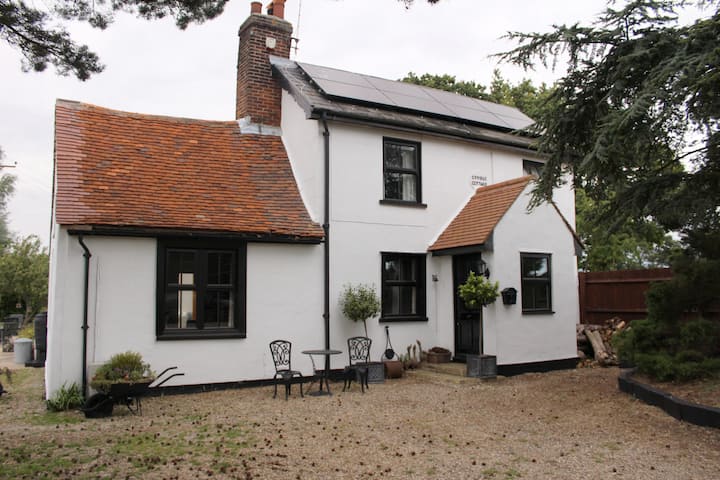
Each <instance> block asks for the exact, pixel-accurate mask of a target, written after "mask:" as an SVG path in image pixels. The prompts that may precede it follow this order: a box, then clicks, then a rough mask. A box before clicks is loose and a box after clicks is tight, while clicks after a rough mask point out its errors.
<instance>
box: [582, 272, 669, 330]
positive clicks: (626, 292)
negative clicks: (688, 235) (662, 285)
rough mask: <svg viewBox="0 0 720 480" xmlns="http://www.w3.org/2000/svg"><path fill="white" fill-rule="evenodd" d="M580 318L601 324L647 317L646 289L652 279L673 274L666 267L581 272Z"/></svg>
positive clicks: (583, 321)
mask: <svg viewBox="0 0 720 480" xmlns="http://www.w3.org/2000/svg"><path fill="white" fill-rule="evenodd" d="M578 277H579V282H578V283H579V288H580V322H581V323H594V324H602V323H604V322H605V320H607V319H610V318H613V317H620V318H622V319H623V320H635V319H638V318H645V317H647V306H646V305H645V292H646V291H647V289H648V288H649V287H650V283H651V282H657V281H664V280H669V279H671V278H672V270H670V269H669V268H652V269H646V270H618V271H612V272H580V273H579V274H578Z"/></svg>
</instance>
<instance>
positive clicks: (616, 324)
mask: <svg viewBox="0 0 720 480" xmlns="http://www.w3.org/2000/svg"><path fill="white" fill-rule="evenodd" d="M625 328H627V323H626V322H625V321H624V320H622V319H621V318H619V317H614V318H611V319H609V320H606V321H605V323H604V324H603V325H589V324H588V325H583V324H578V325H577V347H578V357H579V358H580V363H579V365H578V366H580V367H591V366H595V365H600V366H602V367H608V366H612V365H617V364H618V358H617V353H616V352H615V350H614V349H613V346H612V338H613V336H615V334H616V333H618V332H621V331H623V330H624V329H625Z"/></svg>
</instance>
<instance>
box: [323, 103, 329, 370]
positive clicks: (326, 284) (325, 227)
mask: <svg viewBox="0 0 720 480" xmlns="http://www.w3.org/2000/svg"><path fill="white" fill-rule="evenodd" d="M322 123H323V127H324V129H325V131H324V132H323V137H324V141H325V142H324V143H325V219H324V220H323V231H324V232H325V252H324V253H325V271H324V274H325V280H324V289H325V292H324V293H325V298H324V306H323V318H324V319H325V349H329V348H330V130H328V126H327V116H326V114H325V113H323V114H322ZM328 370H330V356H329V355H327V356H325V371H328Z"/></svg>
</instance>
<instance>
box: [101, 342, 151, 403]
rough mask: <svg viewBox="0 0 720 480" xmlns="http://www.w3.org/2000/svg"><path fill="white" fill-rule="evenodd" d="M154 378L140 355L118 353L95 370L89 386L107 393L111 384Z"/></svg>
mask: <svg viewBox="0 0 720 480" xmlns="http://www.w3.org/2000/svg"><path fill="white" fill-rule="evenodd" d="M154 377H155V372H153V371H152V370H151V369H150V365H149V364H147V363H144V362H143V359H142V355H140V354H139V353H135V352H125V353H118V354H116V355H114V356H112V357H111V358H110V360H109V361H108V362H107V363H105V364H103V365H102V366H101V367H100V368H98V369H97V372H95V375H94V376H93V378H92V380H91V381H90V386H91V387H92V388H94V389H95V390H97V391H99V392H104V393H107V392H108V391H109V390H110V385H112V384H113V383H136V382H140V381H144V380H148V379H152V378H154Z"/></svg>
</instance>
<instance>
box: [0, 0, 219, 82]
mask: <svg viewBox="0 0 720 480" xmlns="http://www.w3.org/2000/svg"><path fill="white" fill-rule="evenodd" d="M227 1H228V0H57V1H55V2H53V5H52V6H50V7H48V9H47V10H41V9H37V8H34V6H33V5H32V2H31V3H30V4H28V3H27V2H24V1H20V0H3V1H1V2H0V40H2V41H4V42H6V43H7V44H9V45H10V46H12V47H15V48H16V49H18V50H19V51H20V53H21V54H22V56H23V62H22V66H23V70H26V71H28V70H34V71H37V72H41V71H43V70H45V69H46V68H47V65H48V64H52V65H53V66H54V67H55V69H56V71H57V73H58V74H60V75H68V74H72V75H75V76H76V77H77V78H78V79H80V80H87V79H88V78H90V76H91V75H93V74H95V73H99V72H101V71H102V70H103V68H104V66H103V65H102V64H101V63H100V59H99V58H98V56H97V55H96V54H95V53H93V52H91V51H90V49H89V48H88V46H87V45H79V44H77V43H75V42H74V41H73V40H72V38H70V34H69V33H68V32H67V30H66V29H65V28H64V27H62V26H59V25H58V22H59V21H83V22H87V23H88V24H89V25H90V26H92V27H94V28H100V29H104V28H106V27H107V26H108V25H110V23H112V20H113V16H114V14H115V13H116V12H119V11H121V12H128V13H131V14H134V15H137V16H138V17H141V18H144V19H147V20H153V19H158V18H164V17H167V16H172V17H173V18H175V22H176V24H177V26H178V27H180V28H181V29H185V28H186V27H187V26H188V25H189V24H190V23H201V22H203V21H205V20H207V19H212V18H215V17H216V16H218V15H220V14H221V13H222V12H223V9H224V8H225V4H226V3H227Z"/></svg>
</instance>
